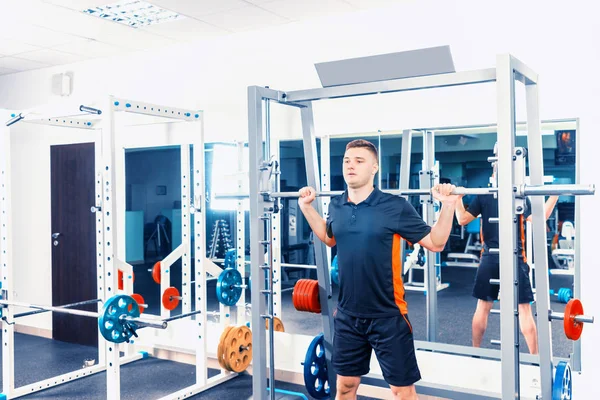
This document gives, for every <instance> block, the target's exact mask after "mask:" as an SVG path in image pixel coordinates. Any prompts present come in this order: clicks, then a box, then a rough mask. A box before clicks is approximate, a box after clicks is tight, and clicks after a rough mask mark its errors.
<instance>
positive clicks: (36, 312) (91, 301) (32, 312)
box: [13, 299, 102, 318]
mask: <svg viewBox="0 0 600 400" xmlns="http://www.w3.org/2000/svg"><path fill="white" fill-rule="evenodd" d="M100 302H102V300H100V299H94V300H86V301H79V302H77V303H70V304H64V305H62V306H60V307H61V308H71V307H77V306H84V305H87V304H95V303H100ZM49 311H50V310H35V311H27V312H22V313H19V314H15V315H13V318H22V317H27V316H29V315H35V314H41V313H45V312H49Z"/></svg>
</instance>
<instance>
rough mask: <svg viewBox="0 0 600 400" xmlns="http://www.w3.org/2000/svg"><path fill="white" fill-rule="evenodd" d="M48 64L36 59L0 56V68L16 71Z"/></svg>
mask: <svg viewBox="0 0 600 400" xmlns="http://www.w3.org/2000/svg"><path fill="white" fill-rule="evenodd" d="M48 66H49V65H48V64H45V63H40V62H37V61H30V60H25V59H23V58H17V57H2V58H0V68H9V69H14V70H17V71H26V70H29V69H37V68H45V67H48Z"/></svg>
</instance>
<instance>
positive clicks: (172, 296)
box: [162, 286, 179, 311]
mask: <svg viewBox="0 0 600 400" xmlns="http://www.w3.org/2000/svg"><path fill="white" fill-rule="evenodd" d="M162 304H163V307H165V308H166V309H167V310H170V311H172V310H174V309H176V308H177V306H178V305H179V290H177V288H174V287H173V286H171V287H170V288H167V289H166V290H165V292H164V293H163V296H162Z"/></svg>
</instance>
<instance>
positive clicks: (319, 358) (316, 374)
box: [304, 333, 330, 399]
mask: <svg viewBox="0 0 600 400" xmlns="http://www.w3.org/2000/svg"><path fill="white" fill-rule="evenodd" d="M324 341H325V338H324V336H323V334H322V333H321V334H319V335H317V336H315V338H314V339H313V340H312V342H310V345H309V346H308V350H307V351H306V357H305V359H304V385H305V386H306V390H307V391H308V394H310V395H311V396H312V397H314V398H315V399H328V398H329V397H330V387H329V377H328V375H327V359H326V358H325V346H324Z"/></svg>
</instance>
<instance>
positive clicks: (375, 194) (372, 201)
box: [342, 186, 383, 206]
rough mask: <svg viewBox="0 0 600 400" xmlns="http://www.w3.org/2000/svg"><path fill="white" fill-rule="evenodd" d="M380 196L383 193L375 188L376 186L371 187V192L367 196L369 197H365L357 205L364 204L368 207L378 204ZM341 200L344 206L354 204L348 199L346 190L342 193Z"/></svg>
mask: <svg viewBox="0 0 600 400" xmlns="http://www.w3.org/2000/svg"><path fill="white" fill-rule="evenodd" d="M382 194H383V192H382V191H381V190H379V189H378V188H377V186H373V191H372V192H371V194H369V197H367V198H366V199H364V200H363V201H362V202H360V203H359V204H366V205H369V206H374V205H376V204H377V203H379V199H380V198H381V195H382ZM342 199H343V201H344V204H354V203H353V202H351V201H350V200H349V199H348V189H346V190H345V191H344V194H343V197H342Z"/></svg>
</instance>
